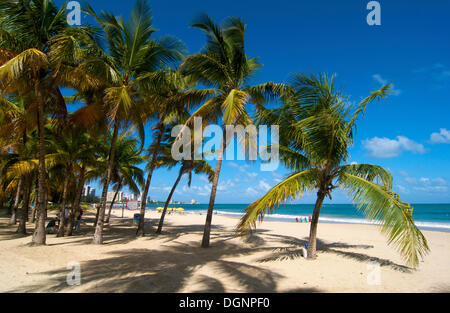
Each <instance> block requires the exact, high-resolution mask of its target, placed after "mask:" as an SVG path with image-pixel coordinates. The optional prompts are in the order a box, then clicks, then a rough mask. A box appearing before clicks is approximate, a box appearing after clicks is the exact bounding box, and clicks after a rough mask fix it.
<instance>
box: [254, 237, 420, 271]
mask: <svg viewBox="0 0 450 313" xmlns="http://www.w3.org/2000/svg"><path fill="white" fill-rule="evenodd" d="M265 236H267V237H271V238H277V239H278V240H279V241H280V243H283V244H284V246H282V247H276V248H273V255H271V256H269V257H267V258H262V259H260V260H258V262H261V263H265V262H273V261H283V260H293V259H296V258H302V257H303V253H302V250H301V247H303V246H304V245H305V244H306V243H307V241H308V238H303V239H298V238H295V237H292V236H283V235H275V234H265ZM372 248H373V246H372V245H351V244H347V243H343V242H332V243H327V242H325V241H323V240H320V239H317V250H318V252H324V253H333V254H337V255H339V256H342V257H344V258H349V259H353V260H356V261H360V262H377V263H379V264H380V266H382V267H389V268H391V269H394V270H396V271H400V272H403V273H412V271H413V269H412V268H410V267H407V266H404V265H401V264H397V263H394V262H392V261H391V260H388V259H383V258H378V257H375V256H370V255H367V254H364V253H358V252H354V251H346V249H365V250H368V249H372Z"/></svg>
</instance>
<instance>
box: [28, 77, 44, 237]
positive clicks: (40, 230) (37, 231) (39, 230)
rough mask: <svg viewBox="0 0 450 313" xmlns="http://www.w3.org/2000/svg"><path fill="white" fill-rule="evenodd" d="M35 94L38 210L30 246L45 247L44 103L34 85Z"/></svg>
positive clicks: (36, 85) (36, 86)
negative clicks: (37, 143) (36, 102)
mask: <svg viewBox="0 0 450 313" xmlns="http://www.w3.org/2000/svg"><path fill="white" fill-rule="evenodd" d="M35 93H36V98H37V101H38V105H37V107H38V110H37V111H38V112H37V120H38V136H39V147H38V149H39V169H38V208H37V218H36V226H35V228H34V233H33V239H32V241H31V242H32V244H33V245H45V240H46V233H45V218H46V215H47V182H46V173H45V138H44V131H45V130H44V127H45V121H44V101H43V97H42V94H41V91H40V89H39V84H38V83H36V84H35Z"/></svg>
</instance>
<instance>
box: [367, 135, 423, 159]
mask: <svg viewBox="0 0 450 313" xmlns="http://www.w3.org/2000/svg"><path fill="white" fill-rule="evenodd" d="M363 147H364V148H365V149H366V150H368V151H369V152H370V156H372V157H374V158H393V157H396V156H399V155H400V154H401V153H402V152H403V151H409V152H412V153H419V154H424V153H426V152H427V150H426V149H425V148H424V146H423V145H422V144H420V143H417V142H415V141H413V140H411V139H409V138H407V137H404V136H397V139H389V138H379V137H374V138H372V139H366V140H364V141H363Z"/></svg>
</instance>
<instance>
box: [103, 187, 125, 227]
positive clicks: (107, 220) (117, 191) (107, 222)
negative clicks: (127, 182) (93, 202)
mask: <svg viewBox="0 0 450 313" xmlns="http://www.w3.org/2000/svg"><path fill="white" fill-rule="evenodd" d="M121 188H122V182H120V183H119V186H117V190H116V192H115V193H114V197H113V200H112V202H111V205H110V206H109V211H108V216H107V217H106V221H105V223H106V224H109V219H110V218H111V211H112V208H113V206H114V202H116V198H117V195H118V193H119V191H120V189H121Z"/></svg>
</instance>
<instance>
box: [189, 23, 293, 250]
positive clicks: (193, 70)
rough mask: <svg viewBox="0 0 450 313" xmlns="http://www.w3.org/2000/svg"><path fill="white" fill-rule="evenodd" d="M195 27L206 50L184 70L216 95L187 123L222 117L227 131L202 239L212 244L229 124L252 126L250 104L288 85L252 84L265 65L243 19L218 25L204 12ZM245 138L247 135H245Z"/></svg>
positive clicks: (203, 244) (265, 98)
mask: <svg viewBox="0 0 450 313" xmlns="http://www.w3.org/2000/svg"><path fill="white" fill-rule="evenodd" d="M191 26H192V27H196V28H199V29H201V30H202V31H203V32H204V33H205V34H206V37H207V43H206V46H205V47H204V49H203V51H202V52H200V53H197V54H194V55H191V56H188V57H187V58H186V59H185V61H184V62H183V64H182V66H181V70H182V72H183V73H184V74H185V75H186V76H187V77H188V78H189V79H191V80H193V81H196V82H198V83H201V84H202V85H204V86H208V87H213V88H214V90H215V96H214V97H212V98H211V99H209V100H208V101H206V102H205V103H204V104H203V105H202V106H201V107H200V108H199V109H198V110H197V111H195V112H194V113H193V114H192V116H191V118H190V119H189V120H188V121H187V122H186V126H190V125H192V122H193V120H194V118H195V117H202V118H203V119H204V120H208V121H211V122H218V121H219V119H220V118H222V125H223V131H224V139H223V140H222V143H221V146H220V148H219V149H218V152H217V164H216V170H215V174H214V179H213V184H212V189H211V196H210V200H209V206H208V213H207V216H206V222H205V229H204V233H203V239H202V247H208V246H209V239H210V232H211V222H212V216H213V210H214V203H215V198H216V191H217V185H218V182H219V175H220V170H221V167H222V157H223V154H224V151H225V150H226V147H227V142H226V140H225V138H226V134H225V128H226V125H231V126H235V125H242V126H244V127H247V126H249V125H252V124H253V121H252V119H251V118H250V116H249V114H248V112H247V105H248V104H249V103H254V104H256V105H257V106H259V105H263V104H265V103H266V102H267V101H268V100H271V99H273V98H275V97H276V96H278V95H281V94H282V92H283V90H284V89H285V86H284V85H283V84H275V83H272V82H268V83H264V84H260V85H256V86H249V85H248V83H249V80H250V79H251V78H252V76H253V75H254V74H255V73H256V71H257V70H258V69H259V68H260V67H261V64H260V63H259V62H258V59H257V58H254V59H248V58H247V55H246V53H245V40H244V37H245V29H246V26H245V24H244V21H243V20H242V19H239V18H235V17H232V18H228V19H227V20H226V21H225V22H224V23H223V24H222V25H218V24H216V23H215V22H214V21H213V20H212V19H211V18H210V17H209V16H208V15H206V14H204V15H201V16H200V17H199V18H198V19H196V20H195V21H194V22H193V23H192V24H191ZM239 135H242V134H238V136H239ZM243 137H245V136H241V138H243ZM242 142H243V143H245V142H250V144H254V138H252V137H250V140H243V141H242Z"/></svg>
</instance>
